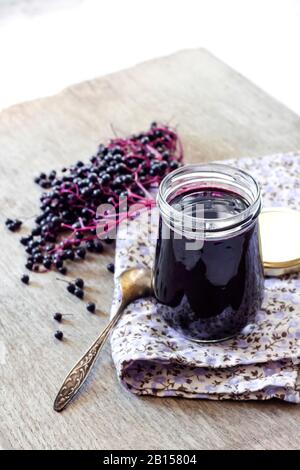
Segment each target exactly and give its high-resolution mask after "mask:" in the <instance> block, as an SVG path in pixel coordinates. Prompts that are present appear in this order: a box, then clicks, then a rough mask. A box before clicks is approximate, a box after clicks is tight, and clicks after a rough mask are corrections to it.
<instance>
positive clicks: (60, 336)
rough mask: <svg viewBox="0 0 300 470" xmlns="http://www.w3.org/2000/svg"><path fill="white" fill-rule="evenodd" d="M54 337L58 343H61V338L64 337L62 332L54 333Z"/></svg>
mask: <svg viewBox="0 0 300 470" xmlns="http://www.w3.org/2000/svg"><path fill="white" fill-rule="evenodd" d="M54 336H55V338H56V339H58V340H59V341H62V339H63V337H64V334H63V332H62V331H60V330H57V331H56V332H55V333H54Z"/></svg>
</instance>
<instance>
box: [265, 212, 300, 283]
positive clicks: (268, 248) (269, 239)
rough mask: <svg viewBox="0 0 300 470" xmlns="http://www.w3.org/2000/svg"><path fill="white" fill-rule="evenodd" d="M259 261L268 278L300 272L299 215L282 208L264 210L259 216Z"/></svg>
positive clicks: (299, 213)
mask: <svg viewBox="0 0 300 470" xmlns="http://www.w3.org/2000/svg"><path fill="white" fill-rule="evenodd" d="M259 230H260V239H261V249H262V259H263V265H264V270H265V274H266V275H267V276H281V275H283V274H289V273H293V272H299V271H300V212H298V211H295V210H293V209H287V208H284V207H269V208H266V209H263V210H262V212H261V214H260V216H259Z"/></svg>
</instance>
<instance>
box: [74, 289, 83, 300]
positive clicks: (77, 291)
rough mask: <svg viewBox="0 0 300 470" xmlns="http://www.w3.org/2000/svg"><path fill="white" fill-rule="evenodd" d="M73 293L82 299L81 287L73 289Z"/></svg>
mask: <svg viewBox="0 0 300 470" xmlns="http://www.w3.org/2000/svg"><path fill="white" fill-rule="evenodd" d="M74 294H75V295H76V297H78V298H79V299H83V297H84V292H83V290H82V289H79V288H77V289H75V292H74Z"/></svg>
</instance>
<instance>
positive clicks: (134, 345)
mask: <svg viewBox="0 0 300 470" xmlns="http://www.w3.org/2000/svg"><path fill="white" fill-rule="evenodd" d="M227 163H230V164H234V165H236V166H238V167H240V168H242V169H245V170H246V171H248V172H250V173H251V174H253V176H255V177H256V178H257V179H258V181H259V182H260V184H261V187H262V194H263V202H264V206H265V207H266V206H285V207H287V206H288V207H290V208H294V209H298V210H300V152H297V153H289V154H285V155H273V156H267V157H263V158H260V159H252V158H244V159H240V160H238V161H233V160H230V161H228V162H227ZM147 216H148V215H147V214H146V213H144V214H141V215H140V217H138V218H136V219H135V220H132V221H130V223H129V232H128V234H127V237H126V239H123V238H124V233H123V234H122V231H123V230H124V228H123V227H120V230H119V233H118V240H117V248H116V261H115V265H116V269H115V279H117V278H118V276H119V275H120V274H121V272H122V271H124V270H125V269H127V268H129V267H132V266H147V267H151V266H152V263H153V257H154V248H155V239H154V238H155V237H154V238H153V237H152V239H151V240H149V237H148V236H147V234H146V233H145V230H146V228H145V227H146V224H145V220H146V217H147ZM154 219H155V220H154V221H152V222H153V226H155V224H157V214H156V216H155V217H154ZM122 235H123V236H122ZM299 237H300V234H299ZM283 243H284V241H283ZM118 297H119V290H118V285H117V282H116V289H115V296H114V303H113V307H112V312H111V314H112V315H113V314H114V311H115V308H116V304H117V301H118ZM160 308H161V306H160V304H159V303H158V302H157V301H156V300H155V299H154V298H149V299H141V300H138V301H136V302H134V303H132V304H131V305H129V307H128V308H127V309H126V311H125V312H124V314H123V316H122V318H121V319H120V321H119V323H118V325H117V327H116V328H115V330H114V332H113V334H112V337H111V344H112V355H113V360H114V363H115V366H116V369H117V374H118V377H119V378H120V381H121V383H122V384H123V385H124V386H125V387H126V388H127V389H128V390H130V391H131V392H133V393H135V394H138V395H155V396H160V397H165V396H180V397H186V398H206V399H208V398H209V399H213V400H219V399H236V400H249V399H255V400H267V399H270V398H274V397H275V398H279V399H282V400H286V401H289V402H294V403H299V402H300V378H299V367H300V366H299V363H300V275H298V274H293V275H289V276H284V277H282V278H266V280H265V300H264V303H263V307H262V310H260V311H259V312H258V313H257V316H256V322H255V324H252V325H248V326H247V327H246V328H245V329H244V331H243V332H242V334H240V335H239V336H238V337H236V338H234V339H231V340H228V341H226V342H222V343H216V344H209V345H208V344H198V343H195V342H192V341H189V340H187V339H185V338H184V337H182V336H180V335H179V334H178V333H177V332H176V331H174V330H173V329H172V328H171V327H169V326H168V324H166V323H165V321H164V320H163V318H162V316H161V314H160Z"/></svg>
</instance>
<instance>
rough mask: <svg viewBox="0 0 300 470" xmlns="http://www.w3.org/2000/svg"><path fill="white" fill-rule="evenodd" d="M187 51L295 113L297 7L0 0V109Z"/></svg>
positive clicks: (275, 1) (298, 104)
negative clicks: (201, 52) (222, 65)
mask: <svg viewBox="0 0 300 470" xmlns="http://www.w3.org/2000/svg"><path fill="white" fill-rule="evenodd" d="M190 47H205V48H207V49H209V50H210V51H211V52H213V53H214V54H215V55H217V56H218V57H219V58H221V59H222V60H223V61H225V62H227V63H228V64H229V65H231V66H232V67H234V68H235V69H236V70H238V71H239V72H241V73H242V74H244V75H245V76H247V77H248V78H249V79H251V80H252V81H254V82H255V83H256V84H258V85H259V86H260V87H261V88H263V89H264V90H266V91H267V92H269V93H270V94H271V95H273V96H274V97H276V98H277V99H279V100H280V101H282V102H284V103H285V104H286V105H287V106H289V107H290V108H292V109H293V110H295V111H296V112H298V113H299V114H300V93H299V84H300V66H299V61H300V0H0V61H1V62H0V109H1V108H5V107H7V106H10V105H12V104H15V103H18V102H20V101H25V100H29V99H33V98H36V97H39V96H44V95H50V94H54V93H56V92H58V91H59V90H61V89H62V88H64V87H65V86H67V85H69V84H71V83H75V82H78V81H81V80H84V79H89V78H93V77H96V76H99V75H103V74H106V73H109V72H113V71H116V70H119V69H121V68H125V67H129V66H131V65H133V64H135V63H137V62H140V61H144V60H147V59H150V58H153V57H156V56H161V55H165V54H169V53H172V52H175V51H176V50H178V49H184V48H190Z"/></svg>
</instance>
